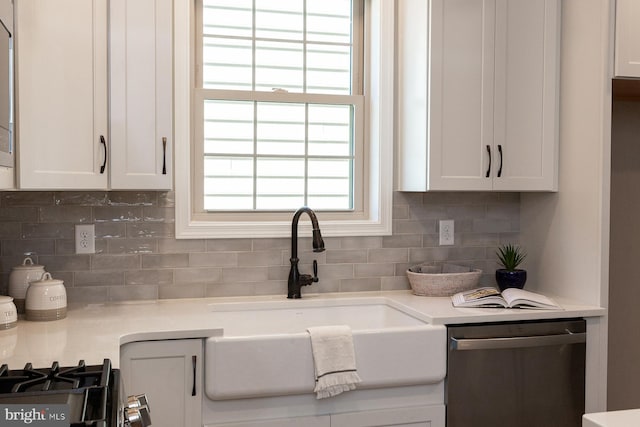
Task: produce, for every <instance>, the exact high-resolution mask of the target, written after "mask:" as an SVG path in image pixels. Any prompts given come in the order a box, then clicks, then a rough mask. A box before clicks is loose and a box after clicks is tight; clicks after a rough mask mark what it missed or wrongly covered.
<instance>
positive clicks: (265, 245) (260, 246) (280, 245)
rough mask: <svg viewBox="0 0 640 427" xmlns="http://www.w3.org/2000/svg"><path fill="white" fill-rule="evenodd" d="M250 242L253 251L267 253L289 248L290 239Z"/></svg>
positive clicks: (267, 239) (255, 240)
mask: <svg viewBox="0 0 640 427" xmlns="http://www.w3.org/2000/svg"><path fill="white" fill-rule="evenodd" d="M251 242H252V245H253V250H254V251H267V250H275V249H289V248H291V239H280V238H277V239H276V238H266V239H252V241H251Z"/></svg>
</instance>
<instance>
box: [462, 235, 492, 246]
mask: <svg viewBox="0 0 640 427" xmlns="http://www.w3.org/2000/svg"><path fill="white" fill-rule="evenodd" d="M456 238H457V239H458V240H459V241H460V245H461V246H487V247H491V246H494V247H497V246H498V244H499V243H500V238H499V235H498V234H497V233H460V234H459V235H457V236H456Z"/></svg>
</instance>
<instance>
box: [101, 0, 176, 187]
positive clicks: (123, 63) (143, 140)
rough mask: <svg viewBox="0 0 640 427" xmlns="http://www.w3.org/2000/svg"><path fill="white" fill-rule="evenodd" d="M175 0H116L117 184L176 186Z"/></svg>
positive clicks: (113, 110) (113, 120) (113, 119)
mask: <svg viewBox="0 0 640 427" xmlns="http://www.w3.org/2000/svg"><path fill="white" fill-rule="evenodd" d="M172 7H173V2H172V0H135V1H130V0H129V1H127V0H111V1H110V20H109V25H110V56H109V57H110V66H109V68H110V78H111V81H110V94H111V99H110V131H111V132H110V133H111V188H113V189H157V190H169V189H171V188H172V186H173V180H172V171H173V161H172V155H171V153H172V152H173V149H172V147H173V97H172V91H173V83H172V82H173V80H172V79H173V72H172V70H173V55H172V52H173V48H172V46H173V45H172Z"/></svg>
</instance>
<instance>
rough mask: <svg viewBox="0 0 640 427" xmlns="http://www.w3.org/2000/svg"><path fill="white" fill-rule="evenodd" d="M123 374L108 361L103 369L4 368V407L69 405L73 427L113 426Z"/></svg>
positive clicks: (0, 394)
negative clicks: (6, 405) (120, 377)
mask: <svg viewBox="0 0 640 427" xmlns="http://www.w3.org/2000/svg"><path fill="white" fill-rule="evenodd" d="M118 382H119V372H118V370H117V369H112V368H111V361H110V360H109V359H105V360H104V362H103V364H102V365H86V364H85V362H84V360H80V361H79V362H78V364H77V365H76V366H71V367H64V368H61V367H60V366H59V364H58V362H54V363H53V364H52V365H51V367H50V368H38V369H34V368H33V366H32V365H31V363H27V364H26V365H25V367H24V369H15V370H10V369H9V368H8V366H7V365H2V366H0V403H18V404H19V403H25V404H27V403H34V404H40V403H63V404H67V405H69V412H70V418H71V419H70V422H71V426H72V427H75V426H100V427H102V426H109V425H111V424H112V423H110V421H109V420H110V419H111V418H112V417H113V414H115V412H116V410H117V408H116V407H114V405H116V406H117V405H118V391H119V384H118ZM113 425H115V424H113Z"/></svg>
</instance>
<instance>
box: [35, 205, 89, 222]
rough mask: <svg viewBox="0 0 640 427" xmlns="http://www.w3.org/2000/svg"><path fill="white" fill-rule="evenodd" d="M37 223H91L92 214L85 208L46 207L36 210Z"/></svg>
mask: <svg viewBox="0 0 640 427" xmlns="http://www.w3.org/2000/svg"><path fill="white" fill-rule="evenodd" d="M38 218H39V222H55V223H58V222H73V223H90V222H92V212H91V208H90V207H86V206H47V207H44V208H38Z"/></svg>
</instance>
